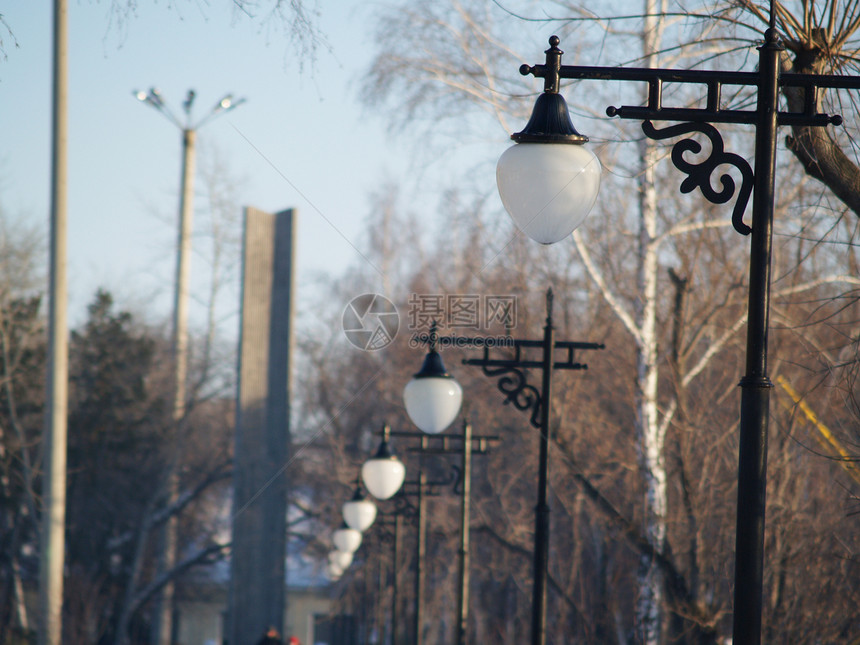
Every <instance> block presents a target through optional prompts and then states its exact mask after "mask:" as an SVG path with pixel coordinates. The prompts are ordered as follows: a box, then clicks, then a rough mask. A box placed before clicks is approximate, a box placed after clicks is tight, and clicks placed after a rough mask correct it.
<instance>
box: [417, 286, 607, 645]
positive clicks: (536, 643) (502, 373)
mask: <svg viewBox="0 0 860 645" xmlns="http://www.w3.org/2000/svg"><path fill="white" fill-rule="evenodd" d="M552 303H553V295H552V289H548V290H547V294H546V324H545V325H544V335H543V339H542V340H526V339H514V338H510V339H504V342H496V339H493V338H480V337H479V338H468V337H459V336H458V337H456V338H440V337H439V335H438V331H437V328H436V323H433V325H432V326H431V327H430V333H429V334H422V335H420V336H418V337H417V340H418V341H419V342H422V343H427V344H429V345H430V346H431V347H435V346H436V344H437V343H439V342H442V343H450V344H452V345H453V344H455V343H456V345H457V346H458V347H480V348H483V350H484V352H483V356H482V357H481V358H467V359H464V360H463V363H464V364H466V365H476V366H478V367H481V368H482V370H483V372H484V374H485V375H486V376H489V377H492V378H496V377H498V379H499V381H498V388H499V391H501V392H502V394H504V395H505V401H504V402H505V403H512V404H513V406H514V407H515V408H517V409H518V410H523V411H529V410H530V411H531V418H530V421H531V424H532V426H534V427H535V428H537V429H538V431H539V433H540V443H539V445H540V448H539V450H540V452H539V456H538V496H537V504H536V506H535V534H534V556H533V558H534V559H533V567H534V568H533V577H532V580H533V583H532V624H531V643H532V645H543V643H544V642H545V641H546V595H547V566H548V563H549V537H550V526H549V513H550V509H549V503H548V499H547V489H548V487H549V443H550V441H549V439H550V423H549V422H550V408H551V405H552V374H553V372H554V371H555V370H558V369H564V370H584V369H587V368H588V366H587V365H586V364H584V363H580V362H578V361H577V360H575V357H574V353H575V351H577V350H594V349H604V345H603V344H602V343H583V342H572V341H557V340H555V328H554V327H553V323H552ZM497 345H498V346H499V347H501V348H508V349H513V350H514V351H513V354H514V356H513V358H493V357H491V356H490V350H491V349H493V348H495V347H496V346H497ZM529 350H540V355H539V356H530V354H531V352H530V351H529ZM556 350H563V352H564V353H563V360H556V356H555V354H556ZM527 369H538V370H540V372H541V386H540V389H537V388H536V387H535V386H533V385H530V384H529V383H528V378H527V375H526V372H525V371H524V370H527Z"/></svg>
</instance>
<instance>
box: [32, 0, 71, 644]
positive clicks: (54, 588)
mask: <svg viewBox="0 0 860 645" xmlns="http://www.w3.org/2000/svg"><path fill="white" fill-rule="evenodd" d="M67 51H68V11H67V4H66V0H54V69H53V79H54V80H53V83H54V86H53V94H54V97H53V117H52V119H53V143H52V150H51V163H52V177H51V259H50V265H51V266H50V284H49V321H48V373H47V377H48V378H47V388H46V389H47V392H46V394H47V397H46V400H47V410H46V412H47V413H46V418H45V438H44V441H45V465H44V468H45V474H44V487H43V494H44V506H43V507H42V535H41V552H40V557H39V610H40V611H39V635H38V642H39V645H59V644H60V642H61V641H62V632H63V621H62V615H63V561H64V559H65V552H66V548H65V547H66V545H65V524H66V432H67V420H66V414H67V408H68V389H67V387H68V372H69V343H68V323H67V319H66V310H67V300H68V297H67V294H66V203H67V199H66V196H67V183H68V173H67V165H66V142H67V140H68V128H67V120H66V113H67V109H66V108H67V95H68V64H67V58H66V52H67Z"/></svg>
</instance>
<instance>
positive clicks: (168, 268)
mask: <svg viewBox="0 0 860 645" xmlns="http://www.w3.org/2000/svg"><path fill="white" fill-rule="evenodd" d="M109 4H110V3H109V2H108V1H107V0H102V2H93V1H88V0H80V1H77V0H69V10H70V18H69V37H70V45H69V74H70V96H69V116H68V119H69V131H70V141H69V155H68V159H69V172H70V175H69V181H70V184H69V204H68V207H69V215H68V217H69V237H68V253H69V296H70V315H71V322H72V324H75V323H77V322H80V321H81V320H82V317H83V315H84V311H85V307H86V304H87V303H88V302H89V301H90V299H91V298H92V295H93V293H94V291H95V289H96V288H98V287H100V286H103V287H106V288H108V289H109V290H111V291H113V292H114V293H115V295H116V296H117V297H118V300H119V301H120V303H127V304H128V305H129V306H130V307H132V308H137V309H140V308H141V307H144V308H145V309H146V313H148V314H149V315H150V316H151V317H152V319H154V320H158V319H160V318H164V317H166V316H169V313H170V308H171V306H172V304H171V302H172V300H171V297H172V277H173V271H174V262H175V238H176V223H175V218H176V211H177V209H178V184H179V174H180V152H181V148H180V141H181V138H180V132H179V130H178V128H176V127H175V126H174V125H172V124H171V123H170V122H169V121H167V119H165V118H164V117H163V116H162V115H161V114H159V113H157V112H156V111H155V110H153V109H151V108H150V107H149V106H146V105H143V104H140V103H139V102H138V101H136V100H135V99H134V98H133V96H132V90H135V89H143V90H145V89H148V88H150V87H152V86H156V87H158V88H159V89H160V90H161V92H162V93H163V95H164V96H165V98H166V100H167V102H168V103H169V104H170V105H171V106H172V108H173V109H174V111H175V112H177V113H179V112H180V111H181V103H182V101H183V100H184V98H185V95H186V92H187V91H188V89H189V88H193V89H194V90H195V91H196V92H197V102H196V105H195V108H196V109H195V114H197V115H198V116H202V115H203V114H205V113H206V112H207V111H208V110H209V109H210V107H211V106H213V105H214V104H215V103H216V102H217V101H218V100H219V99H220V98H221V96H223V95H224V94H225V93H227V92H232V93H234V94H235V95H236V96H237V97H245V98H247V101H248V102H247V103H246V104H245V105H243V106H241V107H239V108H237V109H236V110H234V111H232V112H230V113H228V114H225V115H223V116H221V117H220V118H218V119H216V120H214V121H212V122H210V123H208V124H206V125H205V126H204V127H203V128H201V130H200V132H199V135H198V145H199V148H200V153H201V154H203V151H204V150H205V147H206V146H215V147H217V149H218V151H219V153H221V154H223V155H224V156H228V157H229V159H230V166H231V169H232V171H233V173H234V174H235V175H236V176H240V177H243V178H244V180H245V181H244V183H243V184H242V186H243V190H242V195H243V203H242V205H243V206H244V205H252V206H256V207H258V208H261V209H264V210H269V211H278V210H281V209H283V208H288V207H296V208H298V210H299V218H300V219H299V224H298V227H299V254H298V255H299V257H298V263H299V276H298V277H299V284H300V285H302V284H304V278H305V277H307V276H309V275H310V274H311V272H314V271H317V270H332V271H334V272H337V271H338V270H343V269H344V268H345V267H346V266H347V265H349V263H350V262H353V261H356V260H357V259H358V257H359V256H358V254H357V253H356V252H355V250H354V249H353V247H352V245H353V244H355V245H358V244H359V243H360V240H361V236H362V228H363V222H364V219H365V217H366V215H367V213H368V209H369V198H368V196H369V194H370V192H371V191H372V190H373V189H374V188H376V187H378V186H379V185H380V184H381V183H383V182H384V181H385V180H386V179H387V178H392V177H396V176H397V173H401V174H402V173H404V172H405V171H406V169H407V167H408V166H409V163H408V161H407V159H406V154H407V153H408V150H406V148H405V146H403V145H401V144H395V143H394V142H392V141H391V139H390V138H389V136H388V134H387V132H386V130H385V122H384V121H383V119H381V118H378V117H374V116H372V115H370V114H368V112H367V110H365V109H364V108H362V107H361V105H360V104H359V103H358V101H357V99H356V93H357V92H356V90H357V87H358V82H359V79H360V75H361V74H362V73H363V72H364V70H365V68H366V66H367V64H368V63H369V61H370V57H371V55H372V53H373V50H372V14H371V11H372V8H371V7H370V6H369V5H368V4H367V3H363V2H359V1H352V0H349V1H347V0H342V1H336V2H322V3H320V4H321V6H320V11H321V16H320V23H319V26H320V28H321V30H322V32H323V33H324V35H325V36H326V38H327V39H328V42H329V43H330V45H331V51H330V52H328V51H324V50H320V52H319V55H318V60H317V62H316V64H315V65H312V64H311V61H310V60H304V61H299V60H298V59H297V55H296V53H295V50H294V48H292V47H291V46H290V45H289V44H288V43H286V42H285V40H284V38H283V36H282V35H281V32H280V31H278V30H277V29H271V30H268V31H267V30H266V29H265V28H261V27H260V24H259V21H250V20H248V19H237V18H236V17H235V16H234V15H233V13H232V10H231V5H232V3H230V2H228V1H226V0H225V1H215V2H212V3H210V6H207V5H206V4H204V3H202V2H201V3H198V2H195V1H191V2H179V3H153V2H141V3H138V4H139V9H138V11H137V16H136V17H135V18H132V19H131V20H130V21H129V22H128V24H127V25H126V26H125V28H124V29H119V28H117V27H116V26H111V25H110V24H109V19H108V18H109V17H108V7H109ZM171 5H174V6H171ZM176 5H178V6H179V9H177V8H176ZM0 11H2V13H3V16H4V19H5V20H6V22H7V23H8V25H9V27H10V28H11V30H12V32H13V34H14V41H13V38H12V37H10V36H9V35H8V34H4V36H3V40H4V48H5V60H2V61H0V204H2V207H3V209H4V210H5V212H6V213H7V214H8V215H9V216H11V217H12V218H15V219H19V218H20V219H24V220H27V221H30V222H35V223H38V224H39V225H42V224H43V225H44V228H45V230H47V225H48V214H49V207H50V200H49V195H50V144H51V137H50V134H51V133H50V115H51V47H52V31H51V30H52V24H51V23H52V9H51V6H50V3H48V2H38V3H37V2H24V1H19V2H12V3H4V6H3V8H2V10H0ZM15 41H17V46H16V45H15ZM301 63H304V64H303V65H302V64H301ZM401 143H402V142H401ZM200 163H202V160H201V159H200V158H199V156H198V165H199V164H200ZM197 186H198V188H199V186H200V183H199V179H198V183H197ZM201 205H202V200H201V198H200V196H199V194H198V197H197V199H196V206H197V211H198V213H199V208H200V207H201ZM45 264H46V265H47V257H46V261H45ZM205 271H206V267H205V266H204V264H203V263H202V262H201V261H200V258H199V257H198V256H197V255H195V257H194V259H193V261H192V273H193V274H194V275H195V276H197V277H198V278H199V276H200V274H201V272H205ZM192 315H193V312H192Z"/></svg>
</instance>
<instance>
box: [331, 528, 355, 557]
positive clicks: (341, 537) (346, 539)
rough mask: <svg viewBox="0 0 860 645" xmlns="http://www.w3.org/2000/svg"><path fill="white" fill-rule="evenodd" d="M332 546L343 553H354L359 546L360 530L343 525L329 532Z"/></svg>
mask: <svg viewBox="0 0 860 645" xmlns="http://www.w3.org/2000/svg"><path fill="white" fill-rule="evenodd" d="M331 541H332V544H334V548H336V549H337V550H338V551H344V552H345V553H355V552H356V551H358V547H360V546H361V531H357V530H355V529H351V528H349V527H348V526H346V525H344V526H342V527H340V528H339V529H338V530H337V531H335V532H334V533H332V534H331Z"/></svg>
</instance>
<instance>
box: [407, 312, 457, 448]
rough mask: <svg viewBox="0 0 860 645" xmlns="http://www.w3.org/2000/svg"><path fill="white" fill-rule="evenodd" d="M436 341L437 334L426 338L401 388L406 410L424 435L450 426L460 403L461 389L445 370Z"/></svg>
mask: <svg viewBox="0 0 860 645" xmlns="http://www.w3.org/2000/svg"><path fill="white" fill-rule="evenodd" d="M434 329H435V323H434ZM437 340H438V336H433V337H431V338H430V339H429V341H428V343H427V344H428V346H429V347H428V352H427V356H425V357H424V363H423V364H422V365H421V369H420V370H419V371H418V373H417V374H415V375H414V376H413V377H412V380H411V381H409V383H407V384H406V387H405V388H404V389H403V403H404V405H405V407H406V413H407V414H408V415H409V418H410V419H411V420H412V423H414V424H415V425H416V426H418V428H419V429H421V430H423V431H424V432H426V433H427V434H439V433H440V432H443V431H444V430H445V429H446V428H447V427H448V426H449V425H451V423H453V421H454V419H456V418H457V415H458V414H459V413H460V405H461V404H462V402H463V388H461V387H460V384H459V383H457V381H455V380H454V377H452V376H451V374H449V373H448V370H446V369H445V365H444V364H443V363H442V356H441V355H440V354H439V352H438V351H437V350H436V343H437Z"/></svg>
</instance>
